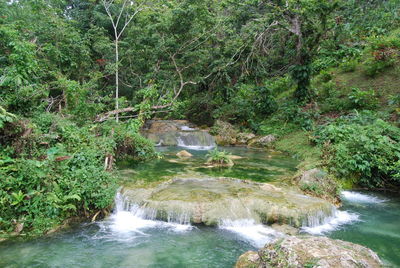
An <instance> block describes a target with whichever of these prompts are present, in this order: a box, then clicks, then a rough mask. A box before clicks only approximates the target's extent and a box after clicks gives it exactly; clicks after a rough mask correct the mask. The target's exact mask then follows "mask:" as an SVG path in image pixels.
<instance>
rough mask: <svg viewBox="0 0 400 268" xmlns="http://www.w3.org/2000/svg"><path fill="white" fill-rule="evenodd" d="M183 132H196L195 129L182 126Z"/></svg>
mask: <svg viewBox="0 0 400 268" xmlns="http://www.w3.org/2000/svg"><path fill="white" fill-rule="evenodd" d="M181 130H182V131H195V130H196V129H195V128H192V127H188V126H181Z"/></svg>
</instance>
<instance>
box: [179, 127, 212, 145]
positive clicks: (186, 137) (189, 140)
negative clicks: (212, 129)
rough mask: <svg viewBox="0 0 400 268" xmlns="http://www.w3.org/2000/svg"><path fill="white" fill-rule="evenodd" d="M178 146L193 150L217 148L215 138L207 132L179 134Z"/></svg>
mask: <svg viewBox="0 0 400 268" xmlns="http://www.w3.org/2000/svg"><path fill="white" fill-rule="evenodd" d="M176 140H177V145H178V146H180V147H184V148H188V149H192V150H210V149H212V148H214V147H215V140H214V137H213V136H211V135H210V134H208V132H205V131H188V132H177V135H176Z"/></svg>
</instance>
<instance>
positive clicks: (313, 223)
mask: <svg viewBox="0 0 400 268" xmlns="http://www.w3.org/2000/svg"><path fill="white" fill-rule="evenodd" d="M355 221H359V215H358V214H355V213H351V212H348V211H341V210H338V209H336V208H335V207H333V208H332V211H331V212H330V213H329V214H326V213H324V212H323V211H319V212H318V213H317V214H315V215H309V216H308V217H307V219H306V220H305V221H304V222H303V227H302V228H301V230H302V231H303V232H306V233H309V234H312V235H322V234H324V233H327V232H331V231H334V230H336V229H338V228H340V227H341V226H342V225H345V224H349V223H352V222H355Z"/></svg>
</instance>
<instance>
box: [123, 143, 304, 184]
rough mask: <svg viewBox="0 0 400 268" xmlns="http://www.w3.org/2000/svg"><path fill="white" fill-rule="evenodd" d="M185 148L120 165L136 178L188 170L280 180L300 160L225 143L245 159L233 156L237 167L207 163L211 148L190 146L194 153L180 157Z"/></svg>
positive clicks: (152, 178)
mask: <svg viewBox="0 0 400 268" xmlns="http://www.w3.org/2000/svg"><path fill="white" fill-rule="evenodd" d="M183 149H184V148H179V147H178V148H176V147H175V148H174V147H159V150H160V151H161V152H162V153H163V154H164V157H163V158H162V159H160V160H155V161H151V162H147V163H134V162H132V161H123V162H121V163H119V167H120V168H121V169H122V170H123V174H122V175H123V177H126V178H129V179H134V180H145V181H157V180H161V179H167V178H169V177H170V176H174V175H177V174H184V173H188V172H199V173H202V174H205V175H209V176H214V177H230V178H238V179H250V180H254V181H259V182H270V181H277V180H279V179H280V178H281V177H282V176H287V175H290V174H293V173H294V172H295V171H296V166H297V164H298V161H297V160H295V159H293V158H291V157H288V156H287V155H285V154H281V153H277V152H273V151H271V152H268V151H267V152H266V151H262V150H249V149H247V148H245V147H221V148H219V150H223V151H226V152H229V153H231V154H232V155H235V156H240V157H242V158H241V159H235V160H233V161H234V163H235V165H234V166H233V167H207V166H206V164H205V163H206V161H207V156H206V155H207V153H208V152H207V151H195V150H188V149H186V150H187V151H188V152H190V153H191V154H193V157H191V158H186V159H180V158H179V157H177V156H176V153H177V152H179V151H180V150H183Z"/></svg>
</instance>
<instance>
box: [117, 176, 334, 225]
mask: <svg viewBox="0 0 400 268" xmlns="http://www.w3.org/2000/svg"><path fill="white" fill-rule="evenodd" d="M123 195H124V196H125V198H126V200H127V202H129V203H131V204H135V205H138V206H139V207H141V208H143V209H144V210H145V211H146V215H147V216H146V217H151V218H156V219H159V220H166V221H171V220H172V221H178V222H180V221H181V220H180V219H182V218H185V219H186V221H188V222H191V223H203V224H206V225H218V224H219V222H220V221H221V220H224V219H230V220H236V219H254V220H255V221H256V222H258V223H266V224H272V223H281V224H288V225H291V226H295V227H300V226H303V225H307V224H308V223H309V222H313V223H316V222H317V223H318V222H319V221H320V220H321V221H322V220H323V218H324V217H326V216H330V215H332V213H333V209H334V208H333V206H332V205H331V204H330V203H328V202H327V201H325V200H322V199H319V198H314V197H308V196H304V195H302V194H300V193H299V192H297V191H294V190H289V189H282V188H278V187H275V186H273V185H271V184H266V183H257V182H251V181H243V180H238V179H231V178H212V177H206V176H198V175H196V176H190V177H177V178H174V179H172V180H169V181H167V182H160V183H156V184H152V185H150V186H149V185H145V186H143V185H139V184H137V185H133V186H130V187H129V188H128V187H126V188H124V189H123Z"/></svg>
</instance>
